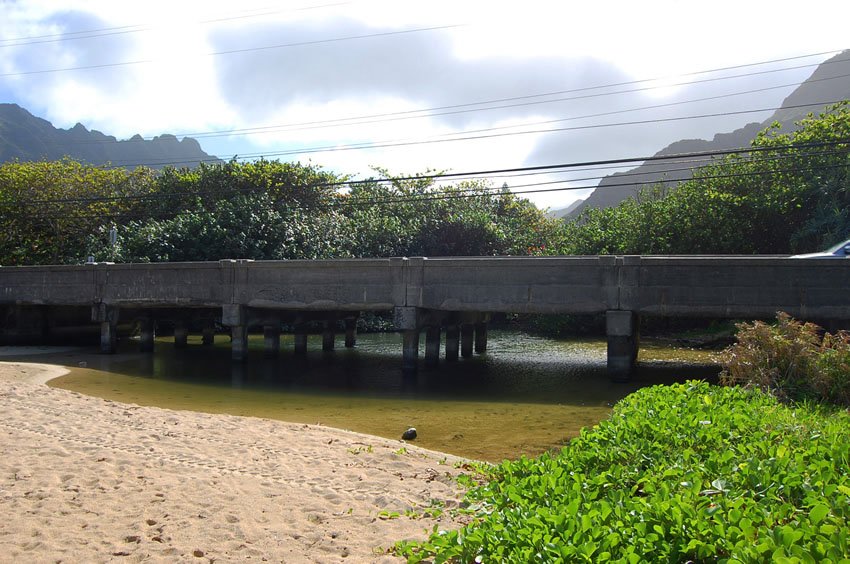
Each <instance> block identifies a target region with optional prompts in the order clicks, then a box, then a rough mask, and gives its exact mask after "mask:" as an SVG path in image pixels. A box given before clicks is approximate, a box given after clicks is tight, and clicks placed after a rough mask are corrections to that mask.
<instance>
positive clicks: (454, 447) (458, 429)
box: [34, 330, 717, 462]
mask: <svg viewBox="0 0 850 564" xmlns="http://www.w3.org/2000/svg"><path fill="white" fill-rule="evenodd" d="M262 343H263V340H262V336H253V335H252V336H251V339H250V342H249V355H248V360H247V361H246V362H244V363H233V362H232V361H231V360H230V348H229V339H228V337H227V336H223V335H219V336H217V337H216V342H215V346H213V347H205V346H202V345H201V344H200V339H199V338H196V339H191V338H190V341H189V346H188V347H187V348H185V349H175V348H174V346H173V344H172V342H171V340H170V339H158V340H157V343H156V347H155V352H154V353H153V354H143V353H138V352H136V351H137V344H136V343H132V342H130V343H126V344H125V345H124V346H123V347H122V348H121V349H120V350H119V354H117V355H114V356H108V355H103V356H94V357H93V356H91V355H85V358H86V361H85V362H84V363H83V364H85V366H84V367H80V366H78V364H80V363H78V362H75V360H74V357H73V356H70V357H68V359H67V360H65V361H63V362H64V363H65V364H68V365H71V366H72V367H73V366H76V367H73V368H72V370H71V373H70V374H68V375H67V376H63V377H61V378H58V379H56V380H53V381H52V382H51V383H50V385H52V386H55V387H59V388H64V389H68V390H73V391H77V392H80V393H84V394H88V395H94V396H99V397H103V398H106V399H111V400H115V401H121V402H126V403H134V404H139V405H155V406H159V407H164V408H168V409H186V410H195V411H205V412H211V413H229V414H234V415H246V416H254V417H265V418H271V419H280V420H284V421H292V422H299V423H310V424H322V425H328V426H332V427H339V428H343V429H350V430H353V431H358V432H363V433H368V434H372V435H379V436H383V437H389V438H400V437H401V434H402V432H403V431H404V430H405V429H407V428H408V427H416V429H417V431H418V435H419V436H418V438H417V439H416V441H415V444H417V445H419V446H422V447H425V448H430V449H434V450H440V451H444V452H449V453H452V454H457V455H460V456H466V457H470V458H474V459H479V460H486V461H491V462H497V461H500V460H502V459H503V458H518V457H519V456H521V455H529V456H534V455H537V454H540V453H541V452H543V451H546V450H549V449H552V448H558V447H559V446H560V445H562V444H563V443H564V442H566V441H567V440H569V439H570V438H572V437H574V436H576V435H577V434H578V433H579V432H580V430H581V429H582V428H583V427H589V426H593V425H595V424H596V423H598V422H599V421H600V420H602V419H604V418H605V417H607V416H608V415H609V413H610V411H611V406H612V405H613V404H614V403H616V402H617V401H618V400H619V399H621V398H623V397H624V396H625V395H627V394H628V393H630V392H632V391H634V390H636V389H637V388H639V387H642V386H646V385H652V384H656V383H666V382H670V381H674V380H682V379H685V378H694V377H712V376H713V375H714V374H716V372H717V369H716V367H714V366H713V365H712V362H711V357H710V355H709V354H708V353H705V352H703V351H691V350H688V349H671V348H669V347H660V346H650V347H647V348H645V349H643V350H642V351H641V356H640V359H639V362H640V365H639V368H638V371H637V374H636V375H635V377H634V378H633V380H632V381H631V382H629V383H626V384H615V383H611V382H610V381H609V380H608V377H607V374H606V368H605V355H606V353H605V350H606V349H605V342H604V341H603V340H580V341H567V340H554V339H547V338H541V337H535V336H531V335H527V334H525V333H521V332H515V331H495V330H494V331H490V334H489V343H488V350H487V353H486V354H483V355H475V356H474V357H472V358H467V359H460V360H458V361H457V362H452V363H447V362H445V360H444V359H443V358H441V359H440V365H439V366H438V367H437V368H436V369H433V370H427V369H425V368H424V367H423V366H422V365H421V363H420V370H419V373H418V374H417V375H416V376H415V377H403V376H402V373H401V336H400V335H397V334H392V333H376V334H363V335H359V336H358V340H357V347H356V348H354V349H345V348H344V347H343V343H342V340H341V339H338V340H337V342H336V347H337V349H336V350H335V351H333V352H323V351H322V350H321V338H320V337H311V338H310V341H309V349H308V353H307V355H306V356H304V357H298V356H295V355H294V354H293V353H292V352H291V351H292V349H293V343H292V336H291V335H289V336H287V335H284V336H282V337H281V354H280V355H279V356H278V358H273V359H267V358H264V356H263V351H262ZM421 350H423V351H424V346H423V347H421ZM34 360H36V361H39V362H44V361H46V360H47V359H46V358H39V359H34ZM399 446H402V445H401V444H400V445H399Z"/></svg>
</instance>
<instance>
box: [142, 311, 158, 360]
mask: <svg viewBox="0 0 850 564" xmlns="http://www.w3.org/2000/svg"><path fill="white" fill-rule="evenodd" d="M139 325H140V328H139V350H140V351H141V352H153V343H154V339H155V338H156V323H155V322H154V320H153V319H142V320H141V322H140V323H139Z"/></svg>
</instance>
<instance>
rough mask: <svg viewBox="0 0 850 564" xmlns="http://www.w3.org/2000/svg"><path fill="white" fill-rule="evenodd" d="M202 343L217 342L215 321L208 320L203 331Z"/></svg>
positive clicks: (210, 343)
mask: <svg viewBox="0 0 850 564" xmlns="http://www.w3.org/2000/svg"><path fill="white" fill-rule="evenodd" d="M201 343H202V344H204V345H206V346H210V345H212V344H213V343H215V322H214V321H207V322H206V323H204V328H203V330H202V333H201Z"/></svg>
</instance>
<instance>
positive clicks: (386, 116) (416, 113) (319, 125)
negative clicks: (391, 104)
mask: <svg viewBox="0 0 850 564" xmlns="http://www.w3.org/2000/svg"><path fill="white" fill-rule="evenodd" d="M816 55H818V54H814V55H804V56H801V57H812V56H816ZM777 61H781V60H774V61H764V62H761V63H752V64H751V65H750V66H752V65H763V64H770V63H774V62H777ZM848 62H850V60H838V61H824V62H822V63H819V64H818V63H815V64H808V65H798V66H794V67H783V68H779V69H769V70H764V71H757V72H752V73H743V74H736V75H731V76H721V77H714V78H706V79H701V80H694V81H688V82H679V83H675V84H667V85H663V86H657V85H656V86H646V87H642V88H632V89H627V90H618V91H614V92H601V93H596V94H585V95H579V96H570V97H562V98H554V99H548V100H536V101H531V102H521V103H515V104H503V105H496V106H494V105H493V104H499V103H502V102H510V101H517V100H529V99H533V98H544V97H551V96H556V95H562V94H572V93H579V92H588V91H592V90H603V89H608V88H612V87H617V86H622V85H628V84H638V83H644V82H654V81H658V80H662V79H659V78H649V79H641V80H637V81H630V82H626V83H614V84H605V85H597V86H588V87H582V88H574V89H570V90H560V91H555V92H546V93H539V94H529V95H524V96H514V97H510V98H498V99H491V100H481V101H477V102H468V103H462V104H453V105H447V106H437V107H433V108H425V109H418V110H406V111H399V112H385V113H380V114H371V115H365V116H357V117H348V118H336V119H330V120H314V121H308V122H297V123H291V124H278V125H269V126H260V127H252V128H241V129H229V130H213V131H200V132H190V133H178V134H176V135H175V137H192V138H195V139H204V138H212V137H231V136H237V135H239V136H241V135H258V134H267V133H278V132H284V131H304V130H313V129H326V128H332V127H348V126H353V125H369V124H374V123H385V122H392V121H400V120H410V119H423V118H432V117H440V116H446V115H456V114H464V113H471V112H482V111H490V110H499V109H507V108H516V107H524V106H532V105H541V104H550V103H557V102H565V101H573V100H581V99H592V98H599V97H607V96H614V95H620V94H629V93H635V92H646V91H650V90H655V89H659V88H668V87H675V86H689V85H694V84H702V83H707V82H717V81H724V80H732V79H737V78H748V77H752V76H758V75H765V74H772V73H778V72H786V71H790V70H799V69H802V68H810V67H817V66H819V65H826V64H835V63H848ZM709 72H714V71H711V70H708V71H698V72H696V73H691V74H704V73H709ZM682 76H688V75H682ZM847 76H848V75H841V76H835V77H827V78H822V79H815V80H814V81H813V80H811V79H810V80H809V82H820V81H824V80H835V79H837V78H846V77H847ZM797 85H798V83H793V84H785V85H779V86H774V87H770V88H764V89H755V90H750V91H745V92H741V93H732V94H727V95H724V96H727V97H728V96H736V95H744V94H747V93H757V92H763V91H767V90H769V89H774V90H775V89H780V88H787V87H792V86H797ZM710 99H715V98H704V99H702V100H710ZM695 101H700V100H693V101H681V102H671V103H669V104H666V105H665V104H661V105H656V106H648V107H647V108H657V107H665V106H667V105H676V104H685V103H693V102H695ZM475 106H487V107H475ZM461 108H466V109H461ZM638 109H640V108H638ZM638 109H633V110H623V112H624V111H637V110H638ZM441 110H453V111H441ZM429 112H430V113H429ZM596 115H606V114H596ZM584 117H595V116H577V117H574V118H564V119H581V118H584ZM554 121H557V120H554ZM538 123H549V122H538ZM527 125H528V124H527ZM510 127H521V126H520V125H517V126H510ZM151 139H153V138H152V137H149V138H142V137H140V138H138V139H129V140H125V141H121V142H122V143H134V142H144V141H148V140H151ZM110 143H114V142H112V141H85V142H82V143H81V144H86V145H88V144H92V145H100V144H110Z"/></svg>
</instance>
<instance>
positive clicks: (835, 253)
mask: <svg viewBox="0 0 850 564" xmlns="http://www.w3.org/2000/svg"><path fill="white" fill-rule="evenodd" d="M791 258H850V239H848V240H846V241H843V242H841V243H838V244H837V245H835V246H834V247H830V248H828V249H827V250H825V251H820V252H818V253H807V254H805V255H794V256H793V257H791Z"/></svg>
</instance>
